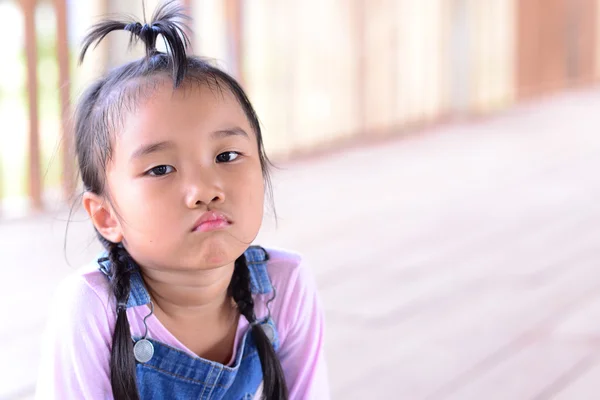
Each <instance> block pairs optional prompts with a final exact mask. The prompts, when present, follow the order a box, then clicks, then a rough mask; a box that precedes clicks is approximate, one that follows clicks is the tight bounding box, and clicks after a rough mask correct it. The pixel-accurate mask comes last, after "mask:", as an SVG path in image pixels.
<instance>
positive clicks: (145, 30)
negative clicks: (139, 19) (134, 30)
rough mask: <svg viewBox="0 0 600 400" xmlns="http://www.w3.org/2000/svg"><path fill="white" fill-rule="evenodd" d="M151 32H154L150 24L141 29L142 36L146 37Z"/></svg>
mask: <svg viewBox="0 0 600 400" xmlns="http://www.w3.org/2000/svg"><path fill="white" fill-rule="evenodd" d="M149 30H152V26H150V25H148V24H144V25H142V28H141V29H140V35H145V34H146V32H148V31H149Z"/></svg>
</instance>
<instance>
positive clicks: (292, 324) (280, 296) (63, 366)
mask: <svg viewBox="0 0 600 400" xmlns="http://www.w3.org/2000/svg"><path fill="white" fill-rule="evenodd" d="M268 253H269V256H270V259H269V261H268V262H267V271H268V274H269V277H270V279H271V283H272V285H273V287H274V288H275V289H276V291H277V296H276V298H275V300H274V301H273V302H272V303H271V305H270V307H271V315H272V318H273V320H274V321H275V324H276V326H277V331H278V334H279V338H280V344H281V345H280V348H279V350H278V352H277V354H278V356H279V359H280V361H281V365H282V367H283V371H284V374H285V378H286V382H287V385H288V388H289V394H290V399H319V400H320V399H329V387H328V380H327V370H326V366H325V354H324V350H323V341H324V339H323V334H324V322H323V311H322V309H321V305H320V302H319V298H318V296H317V291H316V286H315V282H314V279H313V277H312V275H311V273H310V271H309V270H308V269H307V268H306V267H304V266H302V264H301V258H300V257H299V256H298V255H296V254H293V253H289V252H285V251H282V250H274V249H269V250H268ZM269 298H270V294H269V295H256V296H255V311H256V315H257V317H258V318H262V317H265V316H266V315H267V309H266V301H267V300H269ZM147 315H148V307H147V306H146V305H143V306H139V307H130V308H128V309H127V316H128V318H129V321H130V325H131V333H132V335H133V336H142V335H143V333H144V330H145V329H144V325H143V322H142V321H143V319H144V317H145V316H147ZM115 321H116V314H115V301H114V297H113V296H112V294H111V292H110V289H109V282H108V279H107V278H106V276H105V275H104V274H103V273H102V272H101V271H99V269H98V265H97V264H96V263H92V264H90V265H88V266H85V267H83V268H82V269H81V270H79V271H77V273H75V274H73V275H72V276H70V277H68V278H67V279H65V281H64V282H63V283H62V284H61V285H60V287H59V289H58V290H57V293H56V297H55V299H54V302H53V304H52V306H51V310H50V317H49V322H48V326H47V329H46V333H45V335H44V338H43V344H42V359H41V363H40V369H39V376H38V383H37V389H36V398H37V399H71V398H72V399H112V398H113V397H112V390H111V385H110V369H109V360H110V349H111V343H112V332H113V329H114V325H115ZM147 324H148V336H149V337H151V338H153V339H155V340H157V341H160V342H163V343H165V344H167V345H169V346H171V347H174V348H177V349H181V350H182V351H185V352H187V353H189V354H190V355H191V356H193V357H197V356H196V355H195V354H194V353H193V352H192V351H191V350H189V349H188V348H187V347H186V346H184V345H183V344H182V343H181V342H180V341H179V340H177V338H175V337H174V336H173V335H172V334H171V333H170V332H169V331H168V330H167V329H166V328H165V327H164V326H163V325H162V324H161V322H160V321H159V320H158V319H157V318H156V317H154V316H151V317H150V318H148V319H147ZM247 329H248V322H247V321H246V319H245V318H244V317H241V318H240V320H239V323H238V329H237V334H236V339H235V344H234V349H233V350H234V353H235V349H236V348H237V345H238V343H239V340H240V339H241V337H242V336H243V334H244V332H245V331H246V330H247ZM233 359H235V354H234V355H233V358H232V360H233ZM259 392H260V390H259ZM259 395H260V393H257V394H256V398H258V397H259Z"/></svg>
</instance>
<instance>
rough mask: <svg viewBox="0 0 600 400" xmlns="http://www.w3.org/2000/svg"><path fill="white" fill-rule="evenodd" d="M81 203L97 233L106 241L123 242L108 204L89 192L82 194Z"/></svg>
mask: <svg viewBox="0 0 600 400" xmlns="http://www.w3.org/2000/svg"><path fill="white" fill-rule="evenodd" d="M82 202H83V207H84V208H85V211H87V213H88V215H89V216H90V219H91V220H92V223H93V224H94V226H95V227H96V229H97V230H98V232H100V234H101V235H102V236H104V238H105V239H106V240H110V241H111V242H113V243H120V242H121V241H122V240H123V230H122V229H121V224H120V222H119V220H118V219H117V218H116V213H115V212H114V210H113V208H112V207H111V206H110V204H109V203H108V202H107V201H106V200H105V199H104V198H103V197H100V196H98V195H97V194H95V193H91V192H85V193H84V194H83V198H82Z"/></svg>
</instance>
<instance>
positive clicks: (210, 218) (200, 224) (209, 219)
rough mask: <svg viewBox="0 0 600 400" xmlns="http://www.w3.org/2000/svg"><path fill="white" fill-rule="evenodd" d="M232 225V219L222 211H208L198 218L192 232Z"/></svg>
mask: <svg viewBox="0 0 600 400" xmlns="http://www.w3.org/2000/svg"><path fill="white" fill-rule="evenodd" d="M229 225H231V221H230V219H229V218H228V217H227V216H226V215H225V214H223V213H222V212H220V211H206V212H205V213H204V214H202V215H201V216H200V218H198V220H197V221H196V223H195V224H194V227H193V228H192V232H197V231H199V232H207V231H212V230H215V229H222V228H226V227H227V226H229Z"/></svg>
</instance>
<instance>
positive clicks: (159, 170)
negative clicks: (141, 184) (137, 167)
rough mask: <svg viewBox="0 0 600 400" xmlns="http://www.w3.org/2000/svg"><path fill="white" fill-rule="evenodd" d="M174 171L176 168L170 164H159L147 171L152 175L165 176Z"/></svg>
mask: <svg viewBox="0 0 600 400" xmlns="http://www.w3.org/2000/svg"><path fill="white" fill-rule="evenodd" d="M173 171H175V168H173V167H172V166H170V165H159V166H157V167H154V168H152V169H151V170H149V171H148V172H146V174H148V175H150V176H163V175H167V174H170V173H171V172H173Z"/></svg>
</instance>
